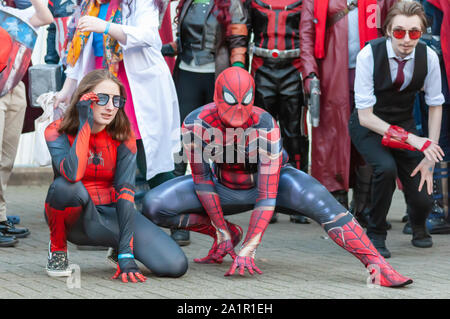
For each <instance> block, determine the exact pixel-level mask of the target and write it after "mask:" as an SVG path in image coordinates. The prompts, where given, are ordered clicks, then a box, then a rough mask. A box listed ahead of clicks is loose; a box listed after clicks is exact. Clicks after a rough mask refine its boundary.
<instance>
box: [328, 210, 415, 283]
mask: <svg viewBox="0 0 450 319" xmlns="http://www.w3.org/2000/svg"><path fill="white" fill-rule="evenodd" d="M323 226H324V228H325V230H326V231H327V232H328V235H329V236H330V238H331V239H332V240H333V241H334V242H335V243H336V244H338V245H339V246H341V247H342V248H344V249H345V250H347V251H348V252H350V253H352V254H353V255H354V256H355V257H356V258H358V259H359V260H360V261H361V262H362V263H363V264H364V266H366V268H367V270H368V271H369V272H370V277H371V281H372V283H373V284H379V285H380V286H384V287H402V286H406V285H409V284H411V283H412V282H413V281H412V279H410V278H407V277H405V276H402V275H401V274H399V273H398V272H396V271H395V270H394V268H392V266H391V265H389V264H388V263H387V262H386V260H385V259H384V258H383V256H381V255H380V254H379V253H378V251H377V249H376V248H375V247H374V246H373V244H372V242H371V241H370V239H369V237H367V235H366V233H365V232H364V229H363V228H362V227H361V226H360V225H359V224H358V222H357V221H356V219H355V218H354V217H353V216H352V215H351V214H350V213H348V212H347V213H346V214H345V215H342V217H340V218H338V219H337V220H334V221H333V222H329V223H325V224H324V225H323Z"/></svg>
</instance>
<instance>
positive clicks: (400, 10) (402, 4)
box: [383, 1, 428, 36]
mask: <svg viewBox="0 0 450 319" xmlns="http://www.w3.org/2000/svg"><path fill="white" fill-rule="evenodd" d="M398 15H404V16H407V17H412V16H415V15H416V16H418V17H419V19H420V22H421V24H422V26H421V27H422V32H426V30H427V25H428V21H427V17H426V15H425V11H424V9H423V6H422V5H421V4H420V3H419V2H416V1H399V2H396V3H395V4H394V5H393V6H392V7H391V9H389V11H388V13H387V16H386V19H385V20H384V24H383V33H384V35H386V36H387V31H388V30H389V29H390V28H391V25H392V20H393V19H394V17H396V16H398Z"/></svg>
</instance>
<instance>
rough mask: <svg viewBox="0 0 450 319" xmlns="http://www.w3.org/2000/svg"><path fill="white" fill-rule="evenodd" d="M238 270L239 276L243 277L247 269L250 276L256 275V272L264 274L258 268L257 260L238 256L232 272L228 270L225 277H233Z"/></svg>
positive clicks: (231, 268)
mask: <svg viewBox="0 0 450 319" xmlns="http://www.w3.org/2000/svg"><path fill="white" fill-rule="evenodd" d="M237 268H239V275H241V276H244V274H245V269H247V270H248V272H249V273H250V275H254V274H255V271H256V272H257V273H258V274H260V275H261V274H262V271H261V270H259V268H258V267H256V265H255V259H254V258H253V257H247V256H237V257H236V258H235V259H234V261H233V264H232V265H231V267H230V270H228V272H227V273H226V274H225V276H231V275H233V274H234V272H235V271H236V269H237Z"/></svg>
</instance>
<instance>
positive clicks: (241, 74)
mask: <svg viewBox="0 0 450 319" xmlns="http://www.w3.org/2000/svg"><path fill="white" fill-rule="evenodd" d="M254 92H255V82H254V81H253V78H252V76H251V75H250V74H249V73H248V72H247V71H245V70H244V69H242V68H240V67H230V68H228V69H225V70H224V71H223V72H222V73H220V74H219V76H218V77H217V80H216V87H215V91H214V102H215V103H216V105H217V112H218V113H219V117H220V119H221V121H222V123H223V124H224V125H225V126H227V127H240V126H242V125H243V124H244V123H246V122H247V121H248V119H249V118H250V115H251V113H252V107H253V101H254V99H255V94H254Z"/></svg>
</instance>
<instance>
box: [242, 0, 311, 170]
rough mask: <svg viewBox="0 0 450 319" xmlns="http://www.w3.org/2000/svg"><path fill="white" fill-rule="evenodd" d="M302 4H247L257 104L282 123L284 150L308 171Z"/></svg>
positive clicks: (259, 0) (272, 0)
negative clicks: (302, 60) (303, 78)
mask: <svg viewBox="0 0 450 319" xmlns="http://www.w3.org/2000/svg"><path fill="white" fill-rule="evenodd" d="M301 5H302V0H246V1H245V7H246V10H247V11H248V16H249V17H248V26H247V28H248V31H249V34H250V33H251V32H253V35H254V40H253V42H254V44H253V45H251V46H250V52H251V54H253V59H252V67H251V70H252V72H251V73H252V75H253V77H254V78H255V85H256V92H255V104H256V105H258V106H259V107H262V108H263V109H265V110H266V111H268V112H269V113H270V114H271V115H272V116H273V117H274V118H275V119H276V120H278V121H279V123H280V128H281V136H282V138H283V147H284V148H285V149H286V151H287V153H288V155H289V161H290V162H291V163H292V164H293V165H294V167H296V168H298V169H301V170H303V171H305V172H306V171H307V170H308V138H307V136H306V135H307V133H306V126H305V121H304V114H306V109H304V108H303V105H304V98H303V88H302V81H300V36H299V28H300V14H301Z"/></svg>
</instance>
